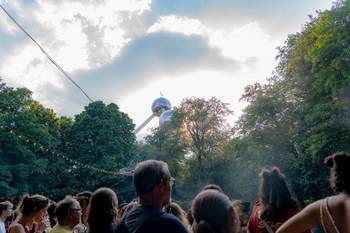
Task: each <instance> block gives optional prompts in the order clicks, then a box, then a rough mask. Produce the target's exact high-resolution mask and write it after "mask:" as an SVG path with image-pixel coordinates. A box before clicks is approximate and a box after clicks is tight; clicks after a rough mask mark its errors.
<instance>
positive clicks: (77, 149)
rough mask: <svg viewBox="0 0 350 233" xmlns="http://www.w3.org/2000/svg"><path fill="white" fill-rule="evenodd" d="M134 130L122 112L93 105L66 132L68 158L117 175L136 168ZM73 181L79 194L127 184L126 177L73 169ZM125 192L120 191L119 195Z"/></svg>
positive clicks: (77, 116) (109, 107) (96, 104)
mask: <svg viewBox="0 0 350 233" xmlns="http://www.w3.org/2000/svg"><path fill="white" fill-rule="evenodd" d="M133 129H134V124H133V123H132V120H131V119H130V118H129V117H128V116H127V114H125V113H123V112H120V111H119V108H118V106H117V105H115V104H109V105H105V104H104V103H103V102H102V101H96V102H93V103H90V104H89V105H88V106H86V107H85V110H84V111H83V112H81V113H80V114H78V115H76V116H75V121H74V124H73V126H72V127H71V129H70V130H69V131H68V132H67V135H68V136H67V137H68V140H67V141H66V147H67V154H68V155H69V157H70V158H71V159H74V160H78V161H80V162H82V163H84V164H88V165H90V166H94V167H97V168H100V169H104V170H109V171H114V172H117V171H118V170H119V169H121V168H124V167H128V166H132V165H134V163H133V161H134V159H135V157H134V156H135V153H134V149H135V135H134V133H133ZM67 143H68V145H67ZM134 162H135V161H134ZM72 177H73V179H74V184H72V186H74V187H75V189H78V190H80V191H82V190H86V189H87V190H95V189H96V188H98V187H101V186H108V187H113V186H114V185H115V184H117V183H119V182H121V181H122V180H124V177H115V176H111V175H108V174H101V173H97V172H94V171H91V170H89V169H73V170H72ZM123 184H124V183H123ZM129 186H130V185H129ZM129 186H128V187H125V188H129ZM118 188H119V187H118ZM122 191H123V190H118V192H119V193H120V192H122ZM130 191H131V190H130ZM129 194H130V193H129Z"/></svg>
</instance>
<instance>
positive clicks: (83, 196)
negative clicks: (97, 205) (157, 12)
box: [75, 191, 92, 224]
mask: <svg viewBox="0 0 350 233" xmlns="http://www.w3.org/2000/svg"><path fill="white" fill-rule="evenodd" d="M91 195H92V192H90V191H83V192H80V193H78V194H77V195H75V199H76V200H77V201H78V202H79V204H80V207H81V209H82V212H83V214H82V215H81V218H82V219H81V220H82V222H83V223H84V224H86V222H87V215H88V206H89V203H90V198H91Z"/></svg>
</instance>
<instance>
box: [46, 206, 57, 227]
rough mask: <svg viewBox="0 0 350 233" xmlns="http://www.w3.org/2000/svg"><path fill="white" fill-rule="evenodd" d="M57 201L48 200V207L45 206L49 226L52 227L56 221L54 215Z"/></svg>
mask: <svg viewBox="0 0 350 233" xmlns="http://www.w3.org/2000/svg"><path fill="white" fill-rule="evenodd" d="M56 206H57V203H56V202H54V201H51V202H50V205H49V208H47V213H48V215H49V219H50V226H51V227H53V226H55V225H56V223H57V218H56V215H55V209H56Z"/></svg>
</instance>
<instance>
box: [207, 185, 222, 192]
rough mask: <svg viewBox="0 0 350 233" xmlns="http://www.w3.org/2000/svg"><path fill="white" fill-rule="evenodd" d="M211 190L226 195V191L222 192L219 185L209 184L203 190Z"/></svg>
mask: <svg viewBox="0 0 350 233" xmlns="http://www.w3.org/2000/svg"><path fill="white" fill-rule="evenodd" d="M209 189H212V190H217V191H219V192H222V193H224V191H223V190H222V188H221V187H220V186H219V185H217V184H207V185H206V186H204V188H203V190H209Z"/></svg>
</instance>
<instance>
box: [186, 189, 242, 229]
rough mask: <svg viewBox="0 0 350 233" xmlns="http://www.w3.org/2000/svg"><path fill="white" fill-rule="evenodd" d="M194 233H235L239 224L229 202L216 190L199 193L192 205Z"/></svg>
mask: <svg viewBox="0 0 350 233" xmlns="http://www.w3.org/2000/svg"><path fill="white" fill-rule="evenodd" d="M191 211H192V215H193V219H194V222H193V225H192V228H193V232H194V233H217V232H221V233H236V232H239V229H240V222H239V219H238V216H237V213H236V211H235V209H234V208H233V206H232V203H231V200H230V199H229V198H228V197H227V196H226V195H225V194H223V193H221V192H219V191H217V190H205V191H202V192H200V193H199V194H198V195H197V196H196V197H195V198H194V201H193V204H192V208H191Z"/></svg>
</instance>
